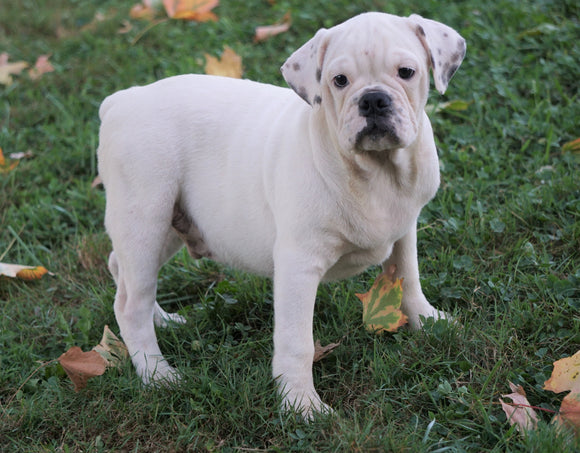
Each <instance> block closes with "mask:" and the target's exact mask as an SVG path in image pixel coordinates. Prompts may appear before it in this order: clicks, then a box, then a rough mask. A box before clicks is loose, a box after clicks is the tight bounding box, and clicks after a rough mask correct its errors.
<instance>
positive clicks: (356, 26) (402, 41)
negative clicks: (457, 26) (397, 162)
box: [282, 13, 465, 152]
mask: <svg viewBox="0 0 580 453" xmlns="http://www.w3.org/2000/svg"><path fill="white" fill-rule="evenodd" d="M464 54H465V41H464V40H463V38H461V36H459V34H458V33H457V32H455V31H454V30H453V29H451V28H449V27H447V26H446V25H443V24H441V23H439V22H435V21H431V20H428V19H423V18H422V17H420V16H411V17H409V18H403V17H398V16H392V15H389V14H383V13H367V14H362V15H360V16H356V17H354V18H352V19H350V20H348V21H346V22H344V23H343V24H340V25H337V26H336V27H333V28H331V29H328V30H324V29H322V30H319V31H318V33H316V35H315V36H314V37H313V38H312V39H311V40H310V41H309V42H307V43H306V44H305V45H304V46H302V47H301V48H300V49H298V50H297V51H296V52H294V54H292V56H291V57H290V58H289V59H288V60H287V61H286V63H285V64H284V66H282V72H283V74H284V78H285V79H286V81H287V82H288V84H289V85H290V87H291V88H292V89H294V91H296V92H297V93H298V95H300V96H301V97H302V98H303V99H304V100H305V101H306V102H308V103H309V104H310V105H311V106H312V107H313V109H314V115H318V116H319V117H322V119H323V120H324V121H325V122H326V124H327V125H328V127H329V130H330V132H331V133H332V135H333V137H335V139H336V140H337V142H338V146H339V147H340V148H341V149H343V150H346V151H353V152H377V151H379V152H380V151H388V150H392V149H397V148H406V147H408V146H409V145H411V144H412V143H413V142H414V141H415V140H416V138H417V135H418V131H419V128H420V122H421V121H422V115H423V111H424V108H425V104H426V102H427V96H428V90H429V68H431V69H432V70H433V75H434V78H435V84H436V87H437V89H438V90H439V91H441V92H444V91H445V89H446V88H447V83H448V82H449V79H450V78H451V76H452V75H453V73H454V72H455V70H456V69H457V67H459V64H460V63H461V60H462V59H463V56H464Z"/></svg>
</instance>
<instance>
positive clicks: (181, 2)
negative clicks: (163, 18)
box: [163, 0, 219, 22]
mask: <svg viewBox="0 0 580 453" xmlns="http://www.w3.org/2000/svg"><path fill="white" fill-rule="evenodd" d="M218 5H219V0H163V6H164V7H165V12H166V13H167V15H168V16H169V17H170V18H172V19H183V20H195V21H197V22H207V21H210V20H212V21H217V20H218V17H217V16H216V15H215V14H214V13H213V12H212V11H211V10H212V9H214V8H215V7H216V6H218Z"/></svg>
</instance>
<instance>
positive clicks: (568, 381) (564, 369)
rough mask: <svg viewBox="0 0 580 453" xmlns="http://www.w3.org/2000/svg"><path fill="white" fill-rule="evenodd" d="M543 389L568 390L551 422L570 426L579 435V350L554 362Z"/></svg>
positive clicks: (557, 391) (553, 390) (556, 391)
mask: <svg viewBox="0 0 580 453" xmlns="http://www.w3.org/2000/svg"><path fill="white" fill-rule="evenodd" d="M544 390H550V391H552V392H554V393H560V392H566V391H570V393H569V394H568V395H566V396H565V397H564V399H563V400H562V405H561V407H560V411H559V413H558V415H557V416H556V417H555V418H554V420H553V422H554V423H556V424H558V425H565V426H568V427H572V428H573V429H574V430H575V431H576V434H577V435H580V351H578V352H577V353H576V354H574V355H573V356H571V357H566V358H564V359H560V360H557V361H556V362H554V369H553V370H552V375H551V376H550V379H548V380H547V381H546V382H544Z"/></svg>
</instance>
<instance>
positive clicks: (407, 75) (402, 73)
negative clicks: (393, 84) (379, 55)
mask: <svg viewBox="0 0 580 453" xmlns="http://www.w3.org/2000/svg"><path fill="white" fill-rule="evenodd" d="M414 75H415V70H414V69H412V68H399V77H400V78H401V79H403V80H410V79H412V78H413V76H414Z"/></svg>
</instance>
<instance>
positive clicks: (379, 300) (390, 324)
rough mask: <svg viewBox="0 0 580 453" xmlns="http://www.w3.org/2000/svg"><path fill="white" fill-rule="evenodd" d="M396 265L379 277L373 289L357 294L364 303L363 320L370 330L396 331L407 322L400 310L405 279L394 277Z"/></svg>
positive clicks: (377, 331)
mask: <svg viewBox="0 0 580 453" xmlns="http://www.w3.org/2000/svg"><path fill="white" fill-rule="evenodd" d="M394 274H395V267H394V266H392V267H391V269H389V270H388V271H387V272H385V273H382V274H381V275H379V276H378V277H377V279H376V280H375V282H374V284H373V286H372V287H371V289H370V290H369V291H368V292H366V293H364V294H356V296H357V297H358V298H359V299H360V301H361V302H362V304H363V322H364V324H365V327H366V328H367V330H369V331H370V332H375V333H380V332H384V331H387V332H395V331H396V330H397V329H399V327H401V326H403V325H404V324H406V323H407V317H406V316H405V315H404V314H403V312H402V311H401V310H400V308H401V300H402V298H403V287H402V283H403V279H402V278H393V277H394Z"/></svg>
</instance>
